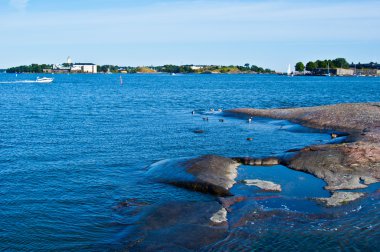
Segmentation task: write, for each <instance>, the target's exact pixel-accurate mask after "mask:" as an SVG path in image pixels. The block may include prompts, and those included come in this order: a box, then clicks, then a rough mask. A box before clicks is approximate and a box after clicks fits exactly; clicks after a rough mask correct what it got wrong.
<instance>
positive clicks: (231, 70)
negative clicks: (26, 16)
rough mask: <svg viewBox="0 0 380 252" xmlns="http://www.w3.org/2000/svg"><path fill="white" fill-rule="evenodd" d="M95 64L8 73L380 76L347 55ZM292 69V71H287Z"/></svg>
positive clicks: (377, 68) (377, 69)
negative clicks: (277, 61)
mask: <svg viewBox="0 0 380 252" xmlns="http://www.w3.org/2000/svg"><path fill="white" fill-rule="evenodd" d="M86 64H88V65H94V67H95V69H94V70H93V71H90V72H87V71H84V70H83V69H82V70H81V68H79V69H75V70H74V68H73V66H74V67H75V64H72V63H63V64H61V65H53V64H41V65H40V64H31V65H28V66H26V65H24V66H17V67H11V68H8V69H6V70H5V71H6V73H92V74H93V73H99V74H115V73H120V74H162V73H167V74H278V75H291V76H379V75H380V64H378V63H374V62H370V63H366V64H361V63H360V62H359V63H357V64H355V63H351V64H349V63H348V62H347V60H346V59H345V58H336V59H334V60H316V61H309V62H308V63H306V65H305V64H304V63H303V62H297V63H296V64H295V66H294V70H291V69H290V72H287V73H283V72H276V71H274V70H272V69H269V68H263V67H259V66H256V65H251V64H249V63H246V64H244V65H241V66H240V65H229V66H223V65H163V66H137V67H132V66H118V65H96V64H92V63H86ZM288 71H289V70H288Z"/></svg>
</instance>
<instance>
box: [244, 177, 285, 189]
mask: <svg viewBox="0 0 380 252" xmlns="http://www.w3.org/2000/svg"><path fill="white" fill-rule="evenodd" d="M243 183H245V184H246V185H248V186H256V187H258V188H260V189H262V190H264V191H275V192H281V185H278V184H275V183H273V182H271V181H265V180H260V179H246V180H243Z"/></svg>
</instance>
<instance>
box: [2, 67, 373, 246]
mask: <svg viewBox="0 0 380 252" xmlns="http://www.w3.org/2000/svg"><path fill="white" fill-rule="evenodd" d="M37 76H40V77H43V76H45V77H53V78H54V82H53V83H51V84H41V83H36V82H35V80H36V78H37ZM43 76H42V75H41V74H39V75H37V74H18V75H17V76H16V75H15V74H0V115H1V116H0V250H1V251H149V250H150V251H255V250H258V251H287V250H288V251H292V250H293V251H294V250H298V251H299V250H304V251H322V250H323V251H341V250H343V251H379V250H380V204H379V199H380V186H379V183H377V184H373V185H371V186H369V187H368V188H366V189H363V190H360V191H362V192H365V197H364V198H362V199H360V200H357V201H355V202H353V203H350V204H346V205H343V206H341V207H335V208H328V207H325V206H324V205H321V204H320V203H318V202H317V201H316V200H315V198H318V197H329V195H330V192H328V191H326V190H324V186H325V185H326V183H325V182H324V181H323V180H320V179H318V178H316V177H314V176H312V175H310V174H306V173H302V172H298V171H294V170H290V169H288V168H286V167H284V166H281V165H277V166H274V167H252V166H244V165H242V166H240V167H239V168H238V172H239V175H238V178H237V183H236V185H235V186H234V187H233V188H232V190H231V191H232V193H233V194H234V195H235V196H244V197H245V198H246V200H243V201H241V202H238V203H236V204H235V205H233V206H231V208H230V209H228V213H227V219H228V223H227V224H222V225H220V226H210V225H211V224H209V223H208V222H209V219H208V218H209V215H207V214H208V211H209V210H210V209H214V208H215V209H218V206H219V205H220V204H219V201H218V200H220V199H218V198H217V197H215V196H212V195H208V194H202V193H199V192H194V191H190V190H187V189H183V188H177V187H175V186H172V185H167V184H162V183H158V182H156V181H154V180H153V179H151V178H150V177H149V175H148V174H149V172H148V171H149V169H150V168H151V166H152V165H153V166H155V167H157V166H160V165H161V166H162V169H166V170H169V171H170V172H172V173H175V172H176V168H175V165H171V164H176V163H178V162H180V161H181V160H188V159H191V158H196V157H200V156H202V155H208V154H213V155H220V156H223V157H263V156H274V155H281V154H283V153H285V152H286V151H287V150H290V149H299V148H302V147H304V146H308V145H313V144H322V143H326V144H327V143H329V142H330V141H331V139H330V136H329V134H328V132H326V131H320V130H314V129H309V128H305V127H302V126H300V125H296V124H293V123H290V122H288V121H284V120H273V119H269V118H253V121H252V123H248V122H247V117H244V116H234V115H231V114H229V113H225V112H224V111H226V110H228V109H232V108H240V107H254V108H289V107H304V106H318V105H326V104H336V103H352V102H379V101H380V78H375V77H302V76H295V77H287V76H277V75H250V74H234V75H228V74H217V75H211V74H210V75H196V74H186V75H181V74H177V75H174V76H173V75H168V74H123V75H120V74H96V75H86V74H83V75H82V74H70V75H66V74H55V75H43ZM121 78H122V82H121V81H120V80H121ZM192 111H194V114H193V113H192ZM205 117H207V118H208V120H204V119H203V118H205ZM220 119H223V120H220ZM197 131H198V132H199V131H201V132H203V133H202V134H197V133H195V132H197ZM247 138H252V141H247ZM244 179H263V180H269V181H273V182H275V183H278V184H280V185H281V186H282V188H283V190H282V192H264V191H262V190H260V189H258V188H256V187H252V186H247V185H245V184H244V183H241V182H240V181H242V180H244ZM210 211H211V210H210Z"/></svg>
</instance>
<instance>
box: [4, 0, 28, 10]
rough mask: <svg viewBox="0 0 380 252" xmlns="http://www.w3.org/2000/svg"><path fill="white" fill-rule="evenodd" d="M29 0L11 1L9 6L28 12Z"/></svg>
mask: <svg viewBox="0 0 380 252" xmlns="http://www.w3.org/2000/svg"><path fill="white" fill-rule="evenodd" d="M28 2H29V0H10V1H9V5H10V6H11V7H13V8H15V9H17V10H19V11H24V10H26V7H28Z"/></svg>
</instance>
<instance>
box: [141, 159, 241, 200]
mask: <svg viewBox="0 0 380 252" xmlns="http://www.w3.org/2000/svg"><path fill="white" fill-rule="evenodd" d="M238 166H239V163H237V162H235V161H233V160H232V159H229V158H225V157H221V156H214V155H206V156H202V157H199V158H194V159H190V160H186V161H183V160H181V161H169V162H168V161H162V162H158V163H156V164H153V165H152V166H151V167H150V169H149V171H148V174H149V175H150V176H151V177H152V178H154V179H155V180H156V181H159V182H163V183H167V184H171V185H175V186H178V187H183V188H187V189H190V190H194V191H198V192H203V193H211V194H215V195H218V196H228V195H231V193H230V192H229V189H230V188H231V187H232V186H233V185H234V184H235V178H236V177H237V167H238Z"/></svg>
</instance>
